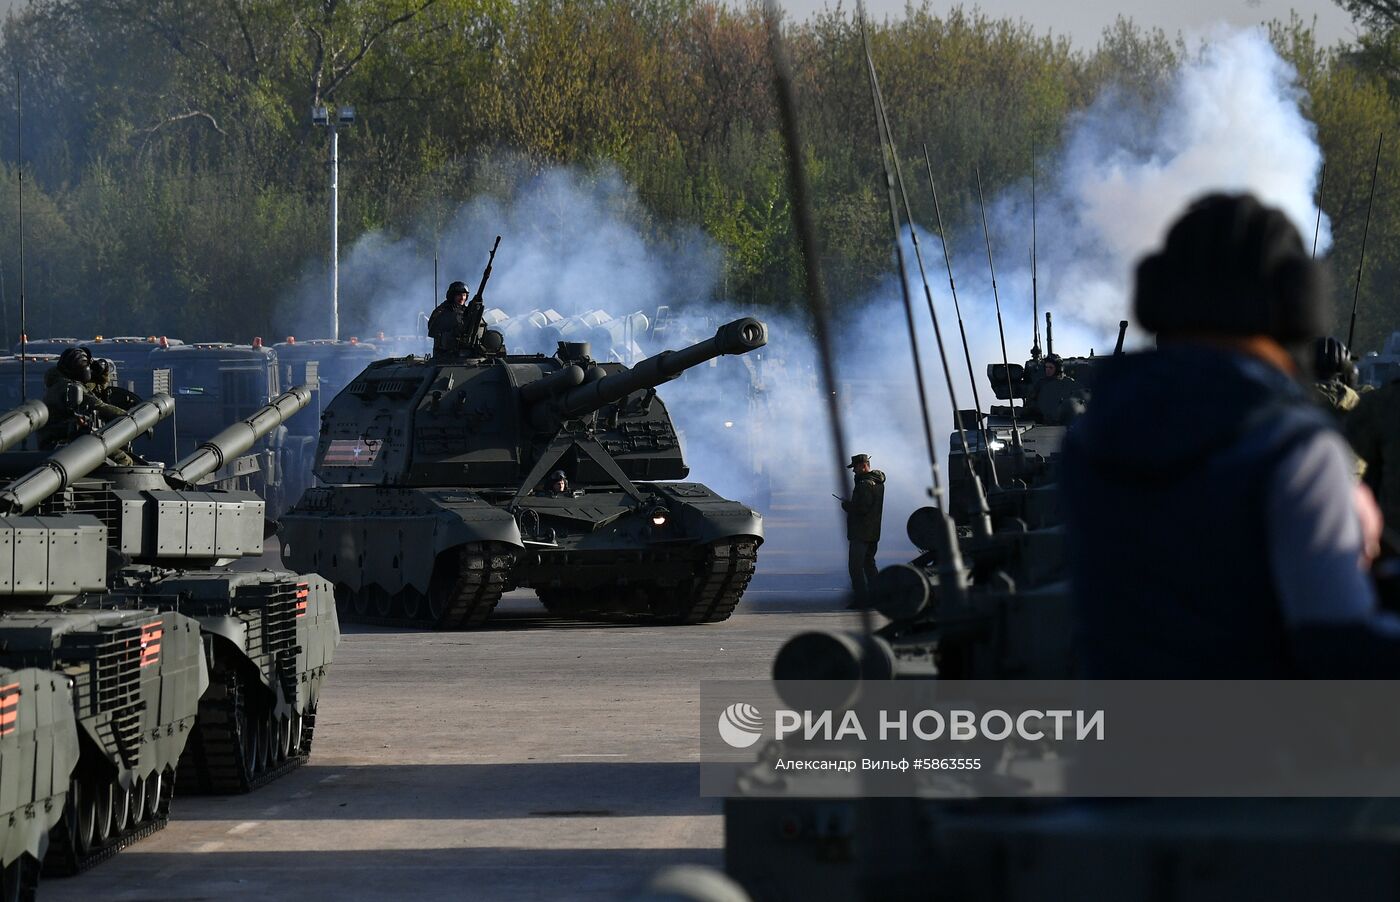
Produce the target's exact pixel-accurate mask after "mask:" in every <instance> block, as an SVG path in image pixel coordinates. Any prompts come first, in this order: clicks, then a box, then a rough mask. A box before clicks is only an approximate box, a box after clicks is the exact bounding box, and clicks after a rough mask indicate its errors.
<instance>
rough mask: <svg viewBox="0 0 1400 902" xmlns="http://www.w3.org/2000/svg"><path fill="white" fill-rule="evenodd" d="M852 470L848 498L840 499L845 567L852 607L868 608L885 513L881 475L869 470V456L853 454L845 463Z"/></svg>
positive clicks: (876, 568)
mask: <svg viewBox="0 0 1400 902" xmlns="http://www.w3.org/2000/svg"><path fill="white" fill-rule="evenodd" d="M846 469H848V470H854V471H855V487H854V488H853V489H852V490H851V497H850V498H843V499H842V500H841V509H842V510H844V511H845V512H846V540H847V542H849V543H850V548H849V554H848V556H847V566H848V568H849V570H850V574H851V604H850V607H852V608H863V607H868V606H869V605H870V603H871V601H872V597H871V595H872V593H873V591H874V589H875V577H876V576H878V575H879V568H878V567H876V566H875V551H876V550H877V549H878V548H879V545H880V519H881V517H882V516H883V515H884V511H885V474H884V473H881V472H880V471H879V470H872V469H870V455H869V454H857V455H856V456H854V457H852V458H851V462H850V463H848V464H846Z"/></svg>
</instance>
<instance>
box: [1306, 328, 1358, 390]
mask: <svg viewBox="0 0 1400 902" xmlns="http://www.w3.org/2000/svg"><path fill="white" fill-rule="evenodd" d="M1350 371H1351V355H1350V354H1348V353H1347V346H1346V345H1344V344H1342V343H1341V342H1340V341H1338V340H1337V339H1335V338H1333V337H1332V336H1331V335H1326V336H1323V337H1322V338H1319V339H1318V340H1317V341H1315V342H1313V375H1314V376H1316V377H1317V378H1318V379H1319V380H1323V381H1325V380H1327V379H1335V378H1337V377H1339V376H1345V375H1347V373H1349V372H1350Z"/></svg>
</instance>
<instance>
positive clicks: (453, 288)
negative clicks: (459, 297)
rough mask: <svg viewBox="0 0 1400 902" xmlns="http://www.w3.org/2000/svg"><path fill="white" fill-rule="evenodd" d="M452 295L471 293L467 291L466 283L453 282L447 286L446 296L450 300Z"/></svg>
mask: <svg viewBox="0 0 1400 902" xmlns="http://www.w3.org/2000/svg"><path fill="white" fill-rule="evenodd" d="M454 294H471V292H470V291H468V290H467V283H466V282H453V283H452V284H451V285H448V286H447V296H448V297H449V298H450V297H452V296H453V295H454Z"/></svg>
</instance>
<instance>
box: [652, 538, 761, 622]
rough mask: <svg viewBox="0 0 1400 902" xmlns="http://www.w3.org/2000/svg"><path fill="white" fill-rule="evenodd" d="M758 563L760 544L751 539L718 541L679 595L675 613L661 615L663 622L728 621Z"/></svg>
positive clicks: (658, 617) (659, 616) (660, 619)
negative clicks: (683, 592)
mask: <svg viewBox="0 0 1400 902" xmlns="http://www.w3.org/2000/svg"><path fill="white" fill-rule="evenodd" d="M757 564H758V543H757V542H755V541H754V540H752V539H748V540H741V541H732V542H716V543H714V544H713V545H711V546H710V548H709V550H708V551H707V552H706V553H705V557H704V559H703V560H702V561H701V562H700V565H699V566H698V567H696V573H695V578H694V580H693V581H692V582H691V583H690V585H689V586H685V587H683V588H685V589H688V590H689V591H688V592H686V593H685V594H681V593H677V598H676V599H675V602H676V607H677V609H676V610H675V611H674V613H665V614H660V613H659V614H658V615H657V619H658V620H659V621H660V622H662V623H682V624H691V623H719V622H720V621H722V620H728V619H729V615H730V614H733V613H734V608H736V607H737V606H738V604H739V599H740V598H743V597H744V590H746V589H747V588H748V587H749V580H751V579H753V572H754V567H755V566H756V565H757Z"/></svg>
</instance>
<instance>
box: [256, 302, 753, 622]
mask: <svg viewBox="0 0 1400 902" xmlns="http://www.w3.org/2000/svg"><path fill="white" fill-rule="evenodd" d="M766 343H767V328H766V327H765V326H764V325H763V323H761V322H759V321H758V320H756V319H751V318H743V319H739V320H736V321H734V322H732V323H729V324H727V325H725V326H722V327H720V328H719V329H718V330H717V331H716V333H715V335H714V337H712V338H709V339H707V340H705V341H702V342H699V343H698V344H694V345H691V346H689V347H687V348H684V349H682V350H679V351H665V352H662V353H660V354H658V355H656V356H653V357H649V358H647V359H645V360H642V361H640V362H639V363H638V364H637V365H636V366H635V367H632V368H630V369H629V368H628V367H626V366H624V365H622V364H619V363H600V362H596V361H595V360H593V359H592V357H591V356H590V350H589V345H588V344H587V343H583V342H560V344H559V349H558V351H557V352H556V353H555V354H554V355H553V356H545V355H543V354H532V355H513V354H509V353H507V352H506V349H505V346H504V340H503V339H502V337H501V335H500V334H499V333H497V332H493V331H486V332H485V333H484V336H482V340H481V341H479V342H475V343H472V344H471V345H469V348H468V350H467V351H466V352H465V353H463V354H460V355H451V356H448V355H439V356H435V357H431V358H427V359H421V358H415V357H406V358H399V359H393V360H383V361H379V362H377V363H375V364H372V365H371V366H370V367H369V368H367V369H366V370H365V371H364V372H363V373H361V374H360V376H359V377H358V378H357V379H355V380H354V381H353V382H352V383H351V384H350V385H349V386H347V387H346V388H345V390H344V391H342V392H341V393H340V394H339V395H338V396H337V397H336V398H335V400H333V401H332V402H330V404H329V405H328V406H327V408H326V412H325V414H324V416H323V422H322V428H321V438H320V443H319V445H318V448H317V466H316V475H317V476H318V477H319V478H320V480H321V481H322V482H323V483H325V485H322V486H318V487H316V488H312V489H310V490H308V491H307V492H306V493H305V494H304V495H303V496H302V499H301V501H300V502H299V503H298V504H297V505H296V507H295V508H293V509H292V510H291V511H290V512H289V513H288V514H286V515H285V516H284V517H283V518H282V519H281V531H280V536H281V540H282V558H283V562H284V563H285V564H286V565H287V566H288V567H290V568H292V569H294V570H299V571H314V572H317V573H320V574H321V575H322V576H324V577H326V578H327V579H329V580H331V581H332V582H333V583H334V584H335V591H336V599H337V602H338V603H339V604H340V605H341V611H342V614H345V615H349V616H352V617H355V618H357V619H363V620H378V621H392V622H411V623H417V624H420V625H424V626H433V627H437V628H439V629H470V628H472V627H476V626H480V625H481V624H482V623H484V622H485V621H486V619H487V618H488V617H489V616H490V615H491V612H492V610H493V609H494V608H495V607H496V603H497V602H498V601H499V600H500V598H501V595H502V593H503V592H505V591H506V590H508V589H510V588H513V587H517V586H519V587H529V588H532V589H534V590H535V593H536V594H537V595H538V596H539V598H540V600H541V602H543V603H544V605H545V607H546V608H547V609H549V610H550V611H551V612H555V613H559V614H563V615H570V616H574V615H583V616H594V615H606V616H613V615H617V614H629V615H634V616H637V617H639V618H643V619H648V620H651V621H653V622H664V623H706V622H714V621H719V620H724V619H726V618H727V617H728V616H729V614H730V612H732V611H733V610H734V607H735V605H736V604H737V603H738V601H739V598H740V596H741V595H742V594H743V592H744V590H745V588H746V587H747V586H748V582H749V579H750V577H751V576H752V573H753V569H754V564H755V561H756V558H757V550H758V546H759V544H760V543H761V542H762V541H763V525H762V517H761V515H759V514H758V513H757V512H755V511H753V510H752V509H750V508H748V507H746V506H745V505H743V504H740V503H739V502H736V501H729V500H727V499H725V498H722V497H720V496H719V495H717V494H715V493H714V492H713V491H711V490H710V489H708V488H706V487H705V486H703V485H700V484H698V483H691V482H672V481H668V480H680V479H684V478H685V477H686V476H687V475H688V474H689V468H688V467H687V466H686V464H685V461H684V460H683V459H682V456H681V448H680V443H679V441H678V439H677V436H676V430H675V428H674V427H673V426H672V423H671V418H670V415H669V414H668V412H667V410H666V405H665V404H664V403H663V402H662V401H661V399H660V398H658V397H657V394H656V388H657V386H659V385H661V384H662V383H664V382H666V381H668V380H670V379H674V378H675V377H677V376H679V375H680V374H681V373H682V372H684V371H685V370H687V369H690V368H693V367H696V366H699V365H701V364H703V363H705V362H707V361H709V360H712V359H714V358H716V357H719V356H720V355H723V354H743V353H747V352H749V351H752V350H754V349H756V348H759V347H762V346H763V345H764V344H766ZM557 470H562V471H563V472H564V473H565V474H566V475H567V478H568V482H569V487H568V489H567V490H566V491H563V492H557V493H556V492H552V491H543V489H544V488H545V485H544V483H545V481H546V478H547V476H548V475H549V474H550V473H551V472H553V471H557ZM663 480H665V481H663Z"/></svg>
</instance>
